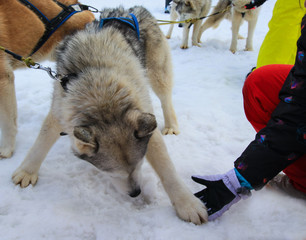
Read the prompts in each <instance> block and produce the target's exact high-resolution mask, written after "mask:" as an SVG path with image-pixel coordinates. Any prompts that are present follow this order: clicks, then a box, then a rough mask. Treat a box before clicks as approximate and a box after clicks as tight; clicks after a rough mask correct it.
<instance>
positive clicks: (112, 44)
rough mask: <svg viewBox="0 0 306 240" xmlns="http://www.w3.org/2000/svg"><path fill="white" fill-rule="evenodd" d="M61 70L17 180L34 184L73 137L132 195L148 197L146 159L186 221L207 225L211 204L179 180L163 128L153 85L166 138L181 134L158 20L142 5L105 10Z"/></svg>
mask: <svg viewBox="0 0 306 240" xmlns="http://www.w3.org/2000/svg"><path fill="white" fill-rule="evenodd" d="M130 13H133V14H134V15H130ZM135 16H136V17H137V19H138V23H137V20H136V18H134V17H135ZM118 17H120V19H118ZM132 17H133V19H132ZM114 18H115V19H114ZM131 22H134V24H132V26H131V25H130V24H131ZM102 25H103V27H102V28H100V27H101V26H102ZM137 25H139V31H138V28H137ZM135 26H136V27H135ZM57 71H58V74H60V75H62V76H64V77H63V79H62V84H60V83H58V82H55V85H54V94H53V102H52V106H51V109H50V112H49V114H48V116H47V117H46V119H45V121H44V123H43V126H42V129H41V131H40V134H39V136H38V138H37V140H36V142H35V144H34V146H33V147H32V148H31V150H30V151H29V153H28V155H27V157H26V158H25V160H24V162H23V163H22V164H21V166H20V167H19V168H18V169H17V170H16V171H15V173H14V174H13V181H14V182H15V183H16V184H18V183H20V185H21V187H26V186H28V185H29V184H33V185H34V184H35V183H36V181H37V178H38V170H39V168H40V165H41V163H42V161H43V160H44V158H45V156H46V155H47V153H48V151H49V149H50V148H51V146H52V145H53V144H54V143H55V141H56V140H57V139H58V138H59V136H60V133H61V132H65V133H66V134H68V135H69V137H70V140H71V145H72V150H73V152H74V154H75V155H76V156H77V157H79V158H81V159H84V160H85V161H88V162H89V163H91V164H93V165H94V166H96V167H97V168H98V169H100V170H102V171H104V172H105V173H107V174H109V175H110V176H111V177H112V179H113V181H115V182H116V183H115V185H116V186H117V188H118V189H120V190H121V191H122V192H123V193H125V194H129V195H130V196H131V197H136V196H138V195H139V194H140V192H141V190H140V184H139V181H140V176H139V173H140V168H141V165H142V162H143V158H144V156H146V158H147V160H148V161H149V162H150V164H151V165H152V167H153V168H154V170H155V171H156V173H157V174H158V176H159V177H160V179H161V182H162V184H163V186H164V188H165V190H166V192H167V193H168V195H169V198H170V200H171V202H172V204H173V205H174V207H175V209H176V212H177V214H178V216H179V217H180V218H182V219H183V220H186V221H191V222H193V223H195V224H201V223H202V222H205V221H206V220H207V212H206V209H205V206H204V205H203V203H201V201H200V200H198V199H197V198H196V197H195V196H194V195H193V194H192V193H191V192H190V191H189V189H188V188H187V187H186V186H185V184H184V183H183V182H182V181H181V179H180V178H179V176H178V174H177V173H176V171H175V168H174V165H173V164H172V162H171V160H170V158H169V155H168V153H167V149H166V146H165V143H164V141H163V138H162V135H161V133H160V131H159V130H158V129H157V128H156V127H157V123H156V119H155V116H154V115H153V109H152V104H151V100H150V96H149V92H148V86H147V85H148V83H150V85H151V86H152V88H153V90H154V92H155V93H156V94H157V96H158V97H159V99H160V100H161V104H162V108H163V112H164V117H165V129H164V133H166V134H177V133H178V126H177V121H176V116H175V112H174V109H173V106H172V100H171V98H172V96H171V95H172V65H171V56H170V50H169V46H168V44H167V40H166V38H165V37H164V35H163V33H162V31H161V30H160V28H159V27H158V25H157V22H156V19H155V18H153V16H152V15H151V14H150V13H149V12H148V11H147V10H146V9H145V8H142V7H134V8H131V9H129V10H124V9H123V8H122V7H119V8H115V9H104V10H103V11H102V15H101V20H100V22H98V21H95V22H93V23H91V24H89V25H87V27H86V28H85V30H83V31H78V32H77V33H75V34H74V35H71V36H69V37H67V38H65V40H64V41H62V42H61V43H60V44H59V47H58V50H57ZM147 77H148V79H147Z"/></svg>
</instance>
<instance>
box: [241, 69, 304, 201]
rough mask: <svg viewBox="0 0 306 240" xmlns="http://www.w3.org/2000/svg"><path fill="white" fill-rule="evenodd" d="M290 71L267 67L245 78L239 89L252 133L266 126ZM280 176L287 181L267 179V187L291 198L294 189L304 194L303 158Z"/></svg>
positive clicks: (277, 178)
mask: <svg viewBox="0 0 306 240" xmlns="http://www.w3.org/2000/svg"><path fill="white" fill-rule="evenodd" d="M291 68H292V65H282V64H275V65H267V66H263V67H261V68H258V69H256V70H254V71H253V72H252V73H251V74H250V75H249V76H248V77H247V79H246V81H245V84H244V87H243V97H244V109H245V114H246V117H247V119H248V120H249V122H250V123H251V124H252V126H253V127H254V129H255V130H256V132H258V131H260V130H261V129H262V128H263V127H265V126H266V124H267V122H268V121H269V119H270V117H271V113H272V112H273V110H274V109H275V107H276V106H277V104H278V103H279V101H280V100H279V98H278V93H279V91H280V89H281V87H282V85H283V82H284V81H285V80H286V78H287V76H288V74H289V71H290V70H291ZM284 173H286V175H287V176H288V178H289V181H287V180H286V179H285V178H286V177H285V178H284V180H280V176H278V177H276V178H275V179H273V180H271V183H270V185H271V186H275V187H278V188H280V189H282V190H284V191H286V192H287V193H288V194H290V195H293V196H294V195H295V196H298V195H300V194H299V193H297V192H296V189H297V190H299V191H301V192H304V193H306V155H304V156H302V157H301V158H300V159H298V160H296V161H295V162H294V163H293V164H291V165H290V166H289V167H287V168H286V169H285V170H284ZM289 182H290V183H291V184H292V185H291V184H289ZM292 186H294V189H293V190H292ZM294 190H295V191H294ZM293 193H296V194H293Z"/></svg>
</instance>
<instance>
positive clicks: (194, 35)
mask: <svg viewBox="0 0 306 240" xmlns="http://www.w3.org/2000/svg"><path fill="white" fill-rule="evenodd" d="M201 24H202V21H200V20H198V21H196V22H195V23H194V24H193V33H192V46H197V47H201V45H200V44H199V42H198V35H199V32H200V27H201Z"/></svg>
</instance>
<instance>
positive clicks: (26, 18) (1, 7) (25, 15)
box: [0, 0, 94, 159]
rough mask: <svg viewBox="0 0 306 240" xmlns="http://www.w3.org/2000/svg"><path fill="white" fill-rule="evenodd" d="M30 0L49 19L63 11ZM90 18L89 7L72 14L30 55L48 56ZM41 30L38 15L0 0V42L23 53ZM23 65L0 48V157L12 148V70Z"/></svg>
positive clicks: (11, 0)
mask: <svg viewBox="0 0 306 240" xmlns="http://www.w3.org/2000/svg"><path fill="white" fill-rule="evenodd" d="M30 2H31V3H32V4H33V5H35V6H36V7H37V8H38V9H40V11H41V12H42V13H43V14H44V15H45V16H46V17H47V18H49V19H52V18H54V17H55V16H57V15H58V14H59V13H60V12H61V11H62V8H60V7H59V6H58V5H57V4H56V3H55V2H54V1H52V0H43V1H41V0H31V1H30ZM60 2H62V3H64V4H65V5H71V4H75V3H77V1H76V0H61V1H60ZM93 20H94V15H93V14H92V13H91V12H89V11H84V12H80V13H76V14H74V15H73V16H72V17H71V18H70V19H69V20H68V21H67V22H66V23H64V24H63V25H62V26H61V27H60V28H59V29H58V30H57V31H56V32H55V33H54V34H53V35H52V36H51V37H50V39H49V40H48V41H47V42H46V43H45V44H44V45H43V46H42V47H41V48H40V50H39V51H38V52H36V53H35V54H34V55H33V57H32V59H33V60H34V61H41V60H43V59H46V58H49V59H50V57H51V55H52V52H53V49H54V48H55V46H56V45H57V43H58V42H59V41H60V40H62V39H63V38H64V36H65V35H67V34H70V33H72V32H74V31H76V30H79V29H82V28H84V27H85V25H86V24H87V23H89V22H91V21H93ZM44 31H45V26H44V24H43V23H42V21H41V20H40V19H39V18H38V17H37V15H36V14H35V13H33V12H32V11H31V10H30V9H28V8H27V7H26V6H24V5H23V4H21V3H20V2H19V1H18V0H9V1H7V0H0V45H1V46H3V47H5V48H6V49H8V50H10V51H12V52H15V53H17V54H19V55H21V56H24V57H26V56H28V55H29V54H30V53H31V51H32V49H33V48H34V46H35V45H36V43H37V42H38V40H39V39H40V38H41V36H42V35H43V33H44ZM24 66H25V65H24V63H22V62H19V61H17V60H15V59H13V58H12V57H11V56H10V55H8V54H6V53H5V52H3V51H0V128H1V145H0V159H1V158H8V157H11V156H12V154H13V151H14V149H15V138H16V134H17V123H16V121H17V104H16V95H15V87H14V73H13V71H14V70H15V69H16V68H19V67H24Z"/></svg>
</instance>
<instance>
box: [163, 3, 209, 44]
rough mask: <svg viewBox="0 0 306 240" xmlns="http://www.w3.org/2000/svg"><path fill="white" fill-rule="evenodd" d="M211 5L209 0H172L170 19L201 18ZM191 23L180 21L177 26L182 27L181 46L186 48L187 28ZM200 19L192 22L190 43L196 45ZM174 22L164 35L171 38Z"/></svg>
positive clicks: (188, 28)
mask: <svg viewBox="0 0 306 240" xmlns="http://www.w3.org/2000/svg"><path fill="white" fill-rule="evenodd" d="M210 7H211V0H173V1H172V5H171V10H170V20H171V21H175V20H177V19H178V20H179V21H185V20H187V19H191V18H201V17H205V16H206V15H207V14H208V12H209V10H210ZM190 24H191V23H188V24H186V23H180V24H179V27H183V39H182V44H181V48H182V49H186V48H188V38H189V30H190ZM201 24H202V20H198V21H196V22H195V23H194V24H193V33H192V45H193V46H198V47H200V45H199V44H198V34H199V29H200V27H201ZM173 27H174V24H170V27H169V30H168V33H167V35H166V37H167V38H168V39H170V38H171V35H172V31H173Z"/></svg>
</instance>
